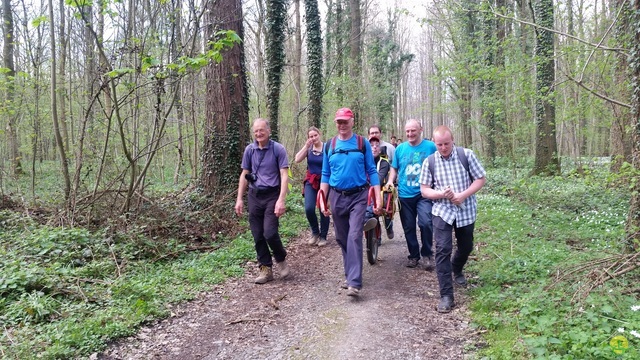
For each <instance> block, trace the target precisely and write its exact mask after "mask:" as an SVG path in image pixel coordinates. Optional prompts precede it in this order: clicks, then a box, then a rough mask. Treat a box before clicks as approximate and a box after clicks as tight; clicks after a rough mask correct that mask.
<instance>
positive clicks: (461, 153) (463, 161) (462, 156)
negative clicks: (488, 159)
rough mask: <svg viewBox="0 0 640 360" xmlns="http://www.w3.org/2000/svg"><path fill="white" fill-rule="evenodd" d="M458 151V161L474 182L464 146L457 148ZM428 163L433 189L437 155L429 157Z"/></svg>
mask: <svg viewBox="0 0 640 360" xmlns="http://www.w3.org/2000/svg"><path fill="white" fill-rule="evenodd" d="M456 151H457V152H458V160H460V163H461V164H462V166H464V169H465V170H467V173H468V174H469V180H470V181H471V182H473V176H471V171H469V159H467V155H466V154H465V153H464V148H463V147H462V146H456ZM427 161H428V162H429V171H430V172H431V187H432V188H433V184H434V183H435V181H436V172H435V162H436V157H435V154H431V155H429V157H427Z"/></svg>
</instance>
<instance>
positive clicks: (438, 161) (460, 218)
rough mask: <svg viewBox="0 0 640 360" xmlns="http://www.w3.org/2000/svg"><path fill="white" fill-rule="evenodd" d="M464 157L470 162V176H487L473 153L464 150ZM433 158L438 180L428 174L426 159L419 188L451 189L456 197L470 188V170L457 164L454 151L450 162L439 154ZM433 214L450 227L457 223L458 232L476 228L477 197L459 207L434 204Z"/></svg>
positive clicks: (442, 202)
mask: <svg viewBox="0 0 640 360" xmlns="http://www.w3.org/2000/svg"><path fill="white" fill-rule="evenodd" d="M464 153H465V155H466V156H467V160H468V161H469V172H470V173H471V176H472V177H473V179H474V180H475V179H480V178H483V177H485V176H486V174H487V173H486V172H485V170H484V168H483V167H482V165H481V164H480V162H479V161H478V158H476V156H475V154H474V153H473V151H471V150H469V149H464ZM433 155H434V156H435V162H434V166H433V171H434V172H435V176H433V175H432V174H431V171H429V162H428V160H427V159H425V160H424V162H423V164H422V172H421V173H420V184H423V185H431V184H433V188H434V189H436V190H444V189H445V188H446V187H447V186H449V187H451V190H453V191H454V192H455V193H460V192H463V191H464V190H466V189H467V188H468V187H469V186H471V182H472V180H471V179H470V178H469V173H468V172H467V170H466V169H465V168H464V166H463V165H462V163H461V162H460V160H458V153H457V151H456V149H455V148H454V149H453V151H452V152H451V155H449V158H448V159H445V158H444V157H442V155H440V153H439V152H436V153H435V154H433ZM432 176H433V178H432ZM432 214H433V216H440V217H441V218H442V220H444V221H445V222H446V223H447V224H449V225H453V222H454V221H455V222H456V227H458V228H460V227H463V226H467V225H470V224H473V223H474V222H475V221H476V216H477V214H478V201H477V200H476V195H475V194H473V195H471V196H469V197H468V198H466V199H465V200H464V202H463V203H462V204H461V205H460V206H456V205H454V204H453V203H452V202H451V201H450V200H449V199H438V200H434V201H433V210H432Z"/></svg>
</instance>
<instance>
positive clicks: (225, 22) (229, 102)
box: [200, 0, 251, 195]
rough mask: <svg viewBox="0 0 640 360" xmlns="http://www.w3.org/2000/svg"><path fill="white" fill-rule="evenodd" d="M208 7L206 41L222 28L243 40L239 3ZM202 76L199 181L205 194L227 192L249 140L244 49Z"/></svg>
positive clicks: (224, 1) (226, 54) (217, 3)
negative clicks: (203, 107)
mask: <svg viewBox="0 0 640 360" xmlns="http://www.w3.org/2000/svg"><path fill="white" fill-rule="evenodd" d="M209 6H210V11H209V12H208V14H209V16H210V19H209V21H208V23H209V24H210V25H209V26H208V27H207V28H206V35H207V39H209V40H210V41H212V40H215V34H216V32H217V31H219V30H222V29H228V30H233V31H235V32H236V33H237V34H238V36H239V37H240V38H241V39H244V28H243V23H242V2H241V1H240V0H221V1H213V2H211V3H210V5H209ZM205 74H206V80H207V95H206V123H205V128H204V132H205V134H204V145H203V147H202V172H201V178H200V182H201V184H202V186H203V189H204V192H205V193H206V194H210V195H214V194H223V193H230V192H232V191H234V190H235V186H237V184H238V175H239V173H240V168H241V163H242V154H243V152H244V148H245V146H246V145H247V144H248V143H249V141H250V139H251V138H250V136H249V100H248V95H247V80H246V71H245V63H244V48H243V46H242V45H236V46H234V47H233V48H231V49H230V50H228V51H226V52H224V53H223V58H222V61H221V62H220V63H219V64H218V63H212V64H211V65H209V66H208V67H207V69H206V72H205Z"/></svg>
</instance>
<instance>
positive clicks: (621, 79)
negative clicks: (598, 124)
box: [609, 0, 633, 172]
mask: <svg viewBox="0 0 640 360" xmlns="http://www.w3.org/2000/svg"><path fill="white" fill-rule="evenodd" d="M620 7H624V9H622V16H620V20H619V21H618V24H617V27H616V38H617V40H618V43H619V44H622V48H625V49H628V48H629V47H630V46H629V43H630V41H632V40H633V34H630V33H629V31H630V29H629V12H630V11H631V3H630V2H629V1H626V0H617V8H618V9H619V8H620ZM627 56H628V55H627V54H626V53H624V52H618V54H617V55H616V57H617V60H618V61H617V62H616V68H615V78H616V83H617V86H618V91H620V93H621V94H623V96H621V98H623V99H628V98H629V96H630V94H629V90H628V89H629V80H628V78H629V77H628V76H627V75H628V66H629V64H628V63H627V60H628V59H627ZM611 106H612V107H613V111H614V113H615V114H616V116H615V117H614V118H613V123H612V124H611V129H610V131H609V140H610V141H609V143H610V147H609V154H610V155H611V167H610V170H611V171H612V172H618V171H619V170H620V168H621V167H622V163H623V162H625V161H627V162H631V151H632V146H633V145H632V141H633V139H632V136H631V133H629V132H628V129H629V128H631V126H632V119H631V113H630V112H629V109H627V108H625V107H622V106H619V105H616V104H612V105H611Z"/></svg>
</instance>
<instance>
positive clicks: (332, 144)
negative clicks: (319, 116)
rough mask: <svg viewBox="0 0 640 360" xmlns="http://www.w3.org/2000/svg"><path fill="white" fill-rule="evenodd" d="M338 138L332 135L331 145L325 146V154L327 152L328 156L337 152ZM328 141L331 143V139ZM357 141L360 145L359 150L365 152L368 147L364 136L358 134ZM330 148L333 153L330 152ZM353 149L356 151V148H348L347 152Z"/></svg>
mask: <svg viewBox="0 0 640 360" xmlns="http://www.w3.org/2000/svg"><path fill="white" fill-rule="evenodd" d="M336 138H337V136H334V137H332V138H331V140H330V141H331V145H330V146H325V147H324V152H325V154H327V156H328V157H331V155H333V154H335V152H336ZM327 143H329V141H327ZM356 143H357V146H358V150H359V151H360V152H361V153H363V154H364V153H365V152H366V148H365V146H364V138H363V137H362V136H360V135H358V134H356ZM329 150H331V153H329ZM352 151H355V150H347V151H346V152H352Z"/></svg>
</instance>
